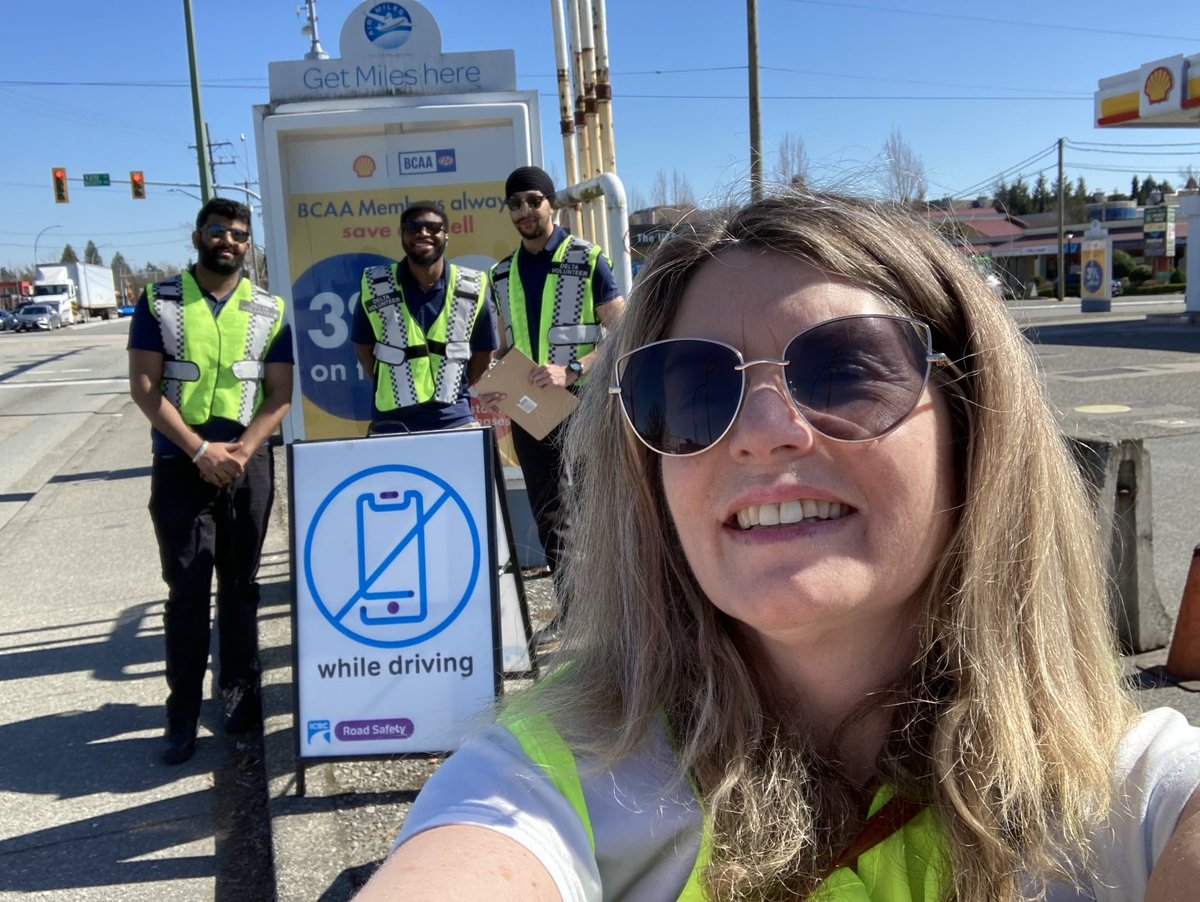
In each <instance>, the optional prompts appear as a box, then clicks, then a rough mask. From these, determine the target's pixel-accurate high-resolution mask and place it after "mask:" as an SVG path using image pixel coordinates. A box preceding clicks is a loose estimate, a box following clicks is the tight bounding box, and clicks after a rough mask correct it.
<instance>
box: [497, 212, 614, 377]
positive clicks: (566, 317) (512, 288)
mask: <svg viewBox="0 0 1200 902" xmlns="http://www.w3.org/2000/svg"><path fill="white" fill-rule="evenodd" d="M521 253H527V252H526V251H524V249H523V248H522V247H518V248H517V249H516V250H515V251H514V252H513V253H511V254H510V255H509V256H507V257H505V258H504V259H503V260H501V261H500V262H499V263H497V264H496V265H495V266H493V267H492V270H491V273H490V275H489V278H490V279H491V280H492V285H493V286H494V288H495V292H496V304H497V306H498V307H499V308H500V315H501V317H502V318H503V320H504V322H505V325H506V326H507V327H508V330H509V335H510V339H511V343H512V344H513V345H514V346H515V347H517V348H518V349H520V350H521V352H522V353H524V354H525V355H526V356H528V357H529V358H530V359H531V360H533V361H534V363H537V364H546V363H552V364H554V365H555V366H566V365H567V364H569V363H571V362H572V361H574V360H578V359H579V358H580V357H586V356H587V355H588V354H590V353H591V352H592V349H593V348H594V347H595V346H596V343H597V342H599V341H600V338H601V336H602V335H603V331H602V329H601V327H600V321H599V320H598V319H597V318H596V299H595V291H594V280H593V277H594V276H595V274H596V261H597V260H599V259H600V248H599V247H597V246H596V245H594V244H590V243H588V242H587V241H584V240H582V239H580V238H576V237H575V236H574V235H568V236H567V237H566V238H565V239H564V240H563V242H562V244H560V245H559V246H558V247H557V248H556V249H555V251H554V255H553V257H551V260H550V272H549V274H548V275H547V276H546V285H545V287H544V288H543V289H542V312H541V319H540V322H539V325H538V337H539V339H540V341H539V342H538V353H537V356H536V357H534V354H533V341H532V340H531V336H530V334H529V315H528V313H527V312H526V307H525V289H524V288H523V287H522V286H521V273H520V269H519V268H518V267H517V257H518V255H520V254H521Z"/></svg>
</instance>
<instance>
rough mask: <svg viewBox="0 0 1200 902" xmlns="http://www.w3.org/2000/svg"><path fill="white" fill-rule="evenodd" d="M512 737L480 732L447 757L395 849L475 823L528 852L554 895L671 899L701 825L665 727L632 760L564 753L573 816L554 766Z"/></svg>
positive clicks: (499, 729)
mask: <svg viewBox="0 0 1200 902" xmlns="http://www.w3.org/2000/svg"><path fill="white" fill-rule="evenodd" d="M510 726H511V724H510ZM544 726H545V725H544V724H543V725H542V728H544ZM520 733H521V728H520V727H518V728H517V730H516V731H515V732H514V730H513V729H510V727H506V726H500V725H496V726H492V727H489V728H487V729H485V730H484V731H482V732H481V733H479V734H478V735H476V736H475V737H473V738H472V739H471V740H469V741H468V742H467V743H466V744H464V746H463V747H462V748H461V749H460V750H459V751H458V752H456V753H455V754H454V755H452V756H451V757H450V758H448V759H447V760H446V761H445V763H443V764H442V766H441V767H440V768H439V769H438V771H437V772H436V773H435V774H434V775H433V777H431V778H430V780H429V782H428V783H427V784H426V786H425V788H424V789H423V790H422V791H421V794H420V796H419V797H418V798H417V800H416V802H414V804H413V807H412V810H411V811H410V813H409V815H408V817H407V818H406V819H405V823H404V826H403V829H402V830H401V833H400V836H399V838H398V840H397V844H402V843H403V842H405V841H406V840H408V839H410V838H411V837H413V836H415V835H417V834H418V833H421V832H424V831H425V830H429V829H432V828H434V827H439V826H449V825H462V824H469V825H472V826H482V827H487V828H489V829H492V830H496V831H497V832H500V833H502V834H504V835H506V836H509V837H510V838H512V839H514V840H516V841H517V842H518V843H520V844H521V845H522V846H524V847H525V848H526V849H528V850H529V851H530V852H532V853H533V854H534V856H535V857H537V858H538V860H539V861H540V862H541V863H542V864H543V865H544V866H545V867H546V869H547V870H548V871H549V872H550V874H551V876H552V878H553V879H554V881H555V883H556V884H557V885H558V888H559V891H560V892H562V893H563V898H566V899H575V898H584V899H599V898H601V896H600V894H599V893H600V889H599V888H600V887H603V895H604V897H605V898H612V897H620V896H621V895H623V894H624V893H625V892H628V891H633V890H635V889H636V892H637V893H638V894H643V893H644V892H645V891H646V889H647V887H655V888H656V889H655V891H654V893H651V895H645V896H644V898H655V897H657V896H656V895H655V893H657V892H658V889H661V890H662V892H664V893H667V894H669V893H670V892H671V891H675V892H676V895H677V894H678V890H680V889H682V887H683V885H684V883H686V881H687V877H688V876H689V875H690V873H691V868H692V866H693V864H694V862H695V857H696V855H697V854H698V852H699V848H700V835H701V826H702V821H703V818H702V814H701V809H700V805H699V802H698V801H697V800H696V798H695V796H694V794H693V793H692V791H691V787H690V785H689V784H688V783H687V781H686V780H683V779H681V778H680V777H679V775H678V765H677V761H676V759H675V754H674V751H673V749H672V747H671V745H670V742H669V740H668V739H667V737H666V733H665V730H662V729H655V730H652V731H651V735H649V736H648V737H647V741H646V742H645V744H644V746H643V748H642V749H640V750H639V753H638V754H637V755H635V756H630V757H627V758H624V759H622V760H620V761H617V762H616V763H614V764H600V763H598V762H597V761H595V760H593V759H591V758H589V757H587V756H576V755H574V754H573V753H571V757H572V761H573V763H574V765H575V767H576V775H577V777H578V785H579V787H580V788H581V790H582V802H583V810H582V812H581V810H580V807H579V805H578V802H577V800H575V799H572V798H571V797H570V795H569V793H568V794H564V791H563V782H562V780H561V779H559V778H560V777H561V774H558V773H556V772H555V769H556V768H557V767H558V766H559V765H560V764H561V761H560V760H557V759H556V757H555V755H554V753H553V752H551V753H550V754H549V755H546V756H543V755H542V754H541V753H540V752H539V751H538V749H537V747H536V744H535V745H531V744H530V743H528V742H525V743H523V742H522V741H521V739H520V738H518V737H519V735H520ZM542 738H543V739H544V738H545V737H544V735H543V736H542ZM564 748H565V746H564ZM531 752H532V754H531ZM535 758H537V759H538V760H535ZM589 828H590V829H589ZM593 843H594V845H593Z"/></svg>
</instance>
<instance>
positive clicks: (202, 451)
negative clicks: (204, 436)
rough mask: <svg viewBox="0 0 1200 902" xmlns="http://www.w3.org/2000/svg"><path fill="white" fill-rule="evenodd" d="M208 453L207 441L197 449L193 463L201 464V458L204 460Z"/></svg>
mask: <svg viewBox="0 0 1200 902" xmlns="http://www.w3.org/2000/svg"><path fill="white" fill-rule="evenodd" d="M207 453H208V442H207V441H204V442H201V443H200V447H199V448H198V449H196V453H195V454H193V455H192V463H194V464H197V463H200V458H202V457H203V456H204V455H205V454H207Z"/></svg>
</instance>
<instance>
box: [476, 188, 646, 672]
mask: <svg viewBox="0 0 1200 902" xmlns="http://www.w3.org/2000/svg"><path fill="white" fill-rule="evenodd" d="M504 196H505V198H507V200H506V204H507V206H508V211H509V216H510V218H511V219H512V223H513V226H514V227H515V228H516V230H517V232H518V233H519V234H520V236H521V244H520V246H519V247H518V248H517V249H516V250H515V251H514V252H513V253H512V254H510V255H509V256H508V257H505V258H504V259H503V260H501V261H500V262H499V263H497V264H496V265H495V266H493V267H492V271H491V273H490V276H489V277H490V280H491V282H492V292H493V295H494V296H495V299H496V309H497V311H498V312H499V315H500V319H501V321H502V322H503V324H504V328H505V331H506V335H507V336H508V342H507V343H508V344H512V345H515V346H516V347H517V348H518V349H519V350H521V351H522V352H523V353H525V354H526V355H527V356H528V357H529V359H530V360H532V361H533V362H534V363H535V364H536V367H535V368H534V369H533V371H532V372H531V373H530V375H529V381H530V382H531V383H533V384H534V385H537V386H539V387H541V388H548V387H550V386H556V387H558V388H565V389H567V390H568V391H571V392H576V391H578V390H579V386H580V385H581V384H582V382H583V381H584V380H585V379H586V378H587V376H588V374H589V373H590V372H591V370H592V367H593V366H594V365H595V363H596V350H595V349H596V345H597V344H599V342H600V340H601V338H602V337H603V329H602V328H601V327H604V328H612V327H613V326H614V325H616V323H617V321H618V320H619V319H620V318H621V314H622V313H624V311H625V299H624V298H623V297H622V296H621V291H620V289H619V288H618V287H617V283H616V280H615V279H614V278H613V272H612V266H611V265H610V263H609V261H608V259H607V258H606V257H605V256H604V253H603V252H602V251H601V249H600V248H599V247H597V246H596V245H594V244H591V243H589V242H587V241H584V240H583V239H581V238H577V237H576V236H574V235H568V234H567V233H566V231H564V230H563V229H562V228H559V227H557V226H555V225H554V207H553V203H552V201H553V198H554V181H553V180H552V179H551V178H550V176H549V174H548V173H546V172H545V171H544V170H542V169H539V168H538V167H537V166H521V167H519V168H518V169H515V170H513V172H512V173H510V174H509V176H508V179H507V181H505V183H504ZM498 397H502V396H497V395H494V394H493V395H489V396H487V397H485V398H483V399H481V400H483V402H484V404H485V405H486V406H487V407H488V408H489V409H492V410H496V409H498V408H496V406H495V402H496V399H497V398H498ZM562 429H563V426H562V425H560V426H559V427H558V428H556V429H554V430H553V431H552V432H551V433H550V434H549V435H547V436H546V437H545V438H543V439H540V440H539V439H536V438H534V437H533V436H532V435H530V434H529V433H528V432H526V431H525V430H523V429H522V428H521V427H520V426H519V425H517V424H516V423H513V432H512V436H513V445H514V446H515V447H516V450H517V457H518V458H519V459H520V462H521V472H522V474H523V475H524V477H525V488H526V491H527V492H528V493H529V504H530V508H531V509H532V512H533V518H534V521H535V522H536V524H537V531H538V538H539V539H540V540H541V543H542V548H543V549H544V550H545V552H546V564H547V566H548V567H549V569H550V572H551V574H553V573H555V572H556V571H557V570H558V568H559V566H560V564H561V562H562V559H563V538H562V536H563V532H564V528H565V525H566V524H565V523H564V522H563V519H564V512H563V504H562V498H563V488H564V486H563V480H564V472H563V461H562V448H561V433H562ZM566 613H567V612H566V610H565V608H562V607H560V609H559V612H558V614H557V615H556V616H555V617H554V619H553V620H552V621H551V623H550V624H549V625H548V626H547V627H545V628H544V629H542V630H540V631H539V633H538V635H537V636H535V637H534V638H535V643H536V644H537V646H538V648H539V650H545V651H549V650H552V649H553V647H554V646H556V645H557V643H558V641H559V626H560V623H561V620H562V619H563V618H564V617H565V616H566Z"/></svg>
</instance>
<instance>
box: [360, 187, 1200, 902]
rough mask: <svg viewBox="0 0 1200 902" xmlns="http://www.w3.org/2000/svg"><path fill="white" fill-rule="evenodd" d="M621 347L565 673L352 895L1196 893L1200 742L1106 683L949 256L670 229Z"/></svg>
mask: <svg viewBox="0 0 1200 902" xmlns="http://www.w3.org/2000/svg"><path fill="white" fill-rule="evenodd" d="M606 353H607V354H608V355H609V356H608V363H607V366H608V369H609V371H611V372H612V373H613V375H612V378H611V388H608V391H605V389H606V386H605V385H603V384H597V385H593V386H591V387H590V388H589V389H588V390H587V391H586V392H585V397H584V402H583V408H582V409H581V411H580V413H579V415H577V416H575V417H574V418H573V421H572V422H573V425H572V427H571V432H570V435H569V438H568V454H569V456H570V459H571V460H572V461H573V463H574V466H573V471H574V472H575V474H576V476H577V483H578V484H577V485H576V487H575V489H576V496H575V498H574V502H573V503H575V504H576V505H577V509H576V510H577V514H576V516H575V517H574V524H575V525H574V527H573V530H574V532H573V541H574V542H575V543H576V547H577V548H578V549H579V551H580V553H579V554H577V555H574V556H573V557H572V566H571V569H570V570H569V572H568V573H567V574H566V582H565V591H566V592H568V593H570V594H571V596H572V597H576V596H578V597H579V598H580V599H581V600H582V599H583V598H585V597H586V603H580V604H575V605H572V610H573V611H576V612H578V616H577V617H576V618H575V619H573V620H572V622H571V624H570V627H569V629H570V634H569V636H568V640H567V642H566V644H565V645H564V650H563V652H562V654H561V656H560V659H559V662H560V664H561V665H562V666H559V667H557V668H556V669H555V670H554V671H553V672H552V674H551V675H550V676H549V677H548V678H546V679H544V680H543V681H542V682H541V683H540V684H538V685H537V686H536V687H535V688H534V689H533V690H531V691H530V692H529V693H527V694H525V695H524V696H522V697H520V698H519V699H517V700H516V701H514V702H512V703H510V704H509V705H508V707H507V708H506V710H505V712H504V713H503V715H502V716H501V718H500V724H499V725H496V726H493V727H490V728H488V729H487V730H486V731H484V732H483V733H482V734H481V735H479V736H477V737H476V738H474V739H473V740H472V741H470V742H469V743H467V744H466V746H464V748H463V749H462V750H461V751H459V752H458V753H456V754H455V755H454V756H453V757H451V758H450V759H449V760H448V762H447V763H446V764H445V765H443V767H442V768H441V769H440V770H439V772H438V773H437V774H436V775H435V776H434V777H433V779H432V780H431V781H430V782H429V784H428V785H427V786H426V788H425V790H424V791H423V793H422V795H421V797H420V798H419V799H418V801H417V802H416V803H415V804H414V806H413V809H412V811H411V813H410V815H409V816H408V819H407V821H406V823H405V825H404V830H403V833H402V835H401V841H400V845H399V847H398V849H397V850H396V852H395V853H394V854H393V855H392V857H391V858H390V859H389V860H388V861H387V862H386V863H385V864H384V866H383V867H382V868H381V869H380V871H379V873H378V874H377V875H376V876H375V878H374V879H373V880H372V881H371V883H370V884H368V886H367V887H366V888H365V889H364V891H363V894H362V896H361V898H363V899H388V898H395V899H406V900H413V899H447V898H450V899H476V898H484V899H487V900H489V902H497V900H507V899H513V900H518V899H519V900H533V899H546V900H557V899H566V900H577V899H578V900H599V899H605V900H609V899H613V900H615V899H638V900H674V899H695V900H700V899H713V900H717V899H722V900H723V899H754V900H774V899H805V898H808V899H813V900H821V902H842V900H845V902H868V900H874V902H882V900H888V902H907V900H923V902H936V900H961V902H967V900H971V902H974V900H979V902H1001V900H1003V902H1010V900H1019V899H1036V898H1042V897H1043V894H1044V897H1045V898H1048V899H1051V900H1054V902H1065V900H1078V899H1087V900H1112V902H1116V900H1134V899H1138V900H1140V899H1143V898H1145V899H1156V900H1162V899H1179V900H1182V899H1194V898H1197V890H1196V887H1197V886H1200V883H1197V882H1196V880H1195V875H1196V874H1197V873H1198V872H1200V867H1198V862H1200V852H1198V851H1197V850H1198V847H1200V814H1197V812H1200V803H1192V802H1191V798H1192V794H1193V791H1194V789H1195V788H1196V786H1197V785H1200V731H1197V730H1194V729H1193V728H1191V727H1189V726H1188V724H1187V723H1186V721H1185V720H1184V719H1183V717H1182V716H1181V715H1178V714H1176V713H1174V712H1171V711H1167V710H1160V711H1157V712H1152V713H1150V714H1147V715H1140V714H1139V713H1138V711H1137V709H1136V708H1135V706H1134V705H1133V703H1132V702H1131V700H1130V699H1129V697H1128V696H1127V694H1126V692H1125V690H1124V689H1123V688H1122V686H1121V681H1120V662H1119V659H1118V657H1117V655H1116V650H1115V642H1114V638H1113V634H1112V630H1111V627H1110V624H1109V621H1108V601H1107V592H1106V588H1105V584H1104V573H1105V568H1104V566H1103V563H1102V558H1101V556H1100V553H1099V551H1098V548H1099V543H1098V535H1097V533H1098V530H1097V526H1096V518H1095V515H1094V513H1093V511H1092V509H1091V507H1090V505H1089V502H1088V499H1087V495H1086V491H1085V488H1084V486H1083V484H1082V482H1081V480H1080V477H1079V475H1078V472H1077V469H1076V467H1075V465H1074V463H1073V461H1072V459H1071V457H1070V455H1069V453H1068V451H1067V449H1066V448H1065V446H1064V443H1063V441H1062V439H1061V437H1060V436H1059V434H1058V430H1057V427H1056V423H1055V419H1054V417H1053V415H1052V413H1051V412H1050V409H1049V407H1048V405H1047V402H1046V400H1045V397H1044V394H1043V390H1042V387H1041V383H1040V380H1039V378H1038V375H1037V373H1036V370H1035V368H1034V365H1033V362H1032V358H1031V354H1030V352H1029V349H1028V348H1027V346H1026V344H1025V341H1024V340H1023V338H1022V337H1021V335H1020V333H1019V331H1018V329H1017V327H1016V326H1015V325H1014V323H1013V321H1012V320H1011V318H1010V317H1009V316H1008V314H1007V312H1006V311H1005V310H1004V309H1003V305H1002V304H999V303H997V302H996V300H995V298H994V296H993V295H992V293H991V292H990V290H989V289H988V287H987V285H986V284H984V283H983V281H982V280H981V279H980V278H979V276H978V275H977V274H976V273H975V272H974V271H973V270H972V269H971V268H970V266H969V265H968V264H967V262H965V261H964V260H963V258H962V257H961V255H960V254H959V253H958V252H957V251H956V250H954V249H953V248H952V247H950V246H949V245H947V244H946V243H945V242H944V241H943V240H942V239H941V238H939V237H938V236H937V235H936V234H934V233H933V232H932V231H931V230H930V229H928V228H927V227H926V226H924V225H923V224H921V223H918V222H914V221H913V220H912V219H911V218H909V217H908V216H907V215H905V214H903V213H900V212H897V211H895V210H893V209H890V208H885V207H881V206H878V205H875V204H873V203H870V202H865V201H858V200H852V199H848V198H842V197H836V196H828V195H809V194H797V195H788V196H781V197H776V198H771V199H767V200H764V201H760V202H757V203H754V204H752V205H750V206H748V207H746V208H744V209H743V210H741V211H739V212H738V213H736V214H735V215H734V216H732V218H730V219H729V220H728V221H726V222H722V223H717V224H714V225H712V226H711V227H707V228H706V230H704V231H702V232H701V233H699V234H689V235H687V236H682V235H681V236H677V237H674V238H672V239H671V240H669V241H667V242H665V243H664V245H663V246H662V248H661V249H660V250H659V251H658V252H657V253H656V255H655V256H654V257H653V259H652V260H651V261H650V262H649V263H648V264H647V266H646V267H645V268H644V269H643V270H642V273H641V274H640V276H639V281H638V283H637V285H636V286H635V291H634V293H633V298H632V300H631V303H630V305H629V309H628V311H627V313H626V316H625V319H624V321H623V322H622V324H621V325H620V326H619V327H618V329H617V330H616V332H615V333H614V335H613V336H612V338H611V339H610V341H609V342H608V344H607V345H606ZM596 381H600V380H596Z"/></svg>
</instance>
